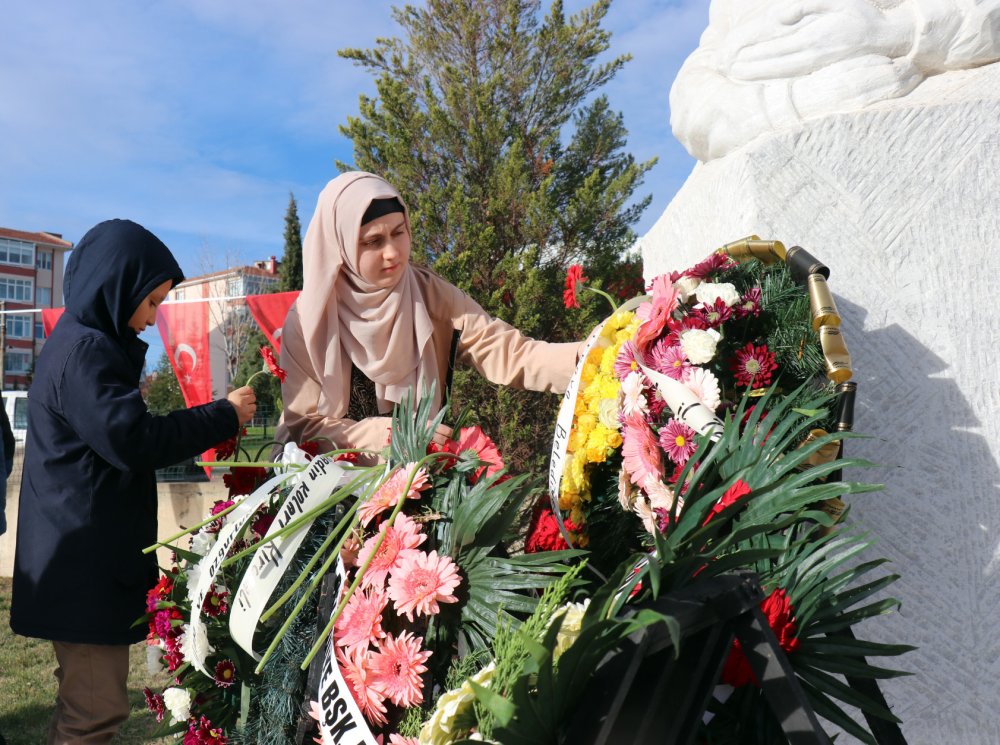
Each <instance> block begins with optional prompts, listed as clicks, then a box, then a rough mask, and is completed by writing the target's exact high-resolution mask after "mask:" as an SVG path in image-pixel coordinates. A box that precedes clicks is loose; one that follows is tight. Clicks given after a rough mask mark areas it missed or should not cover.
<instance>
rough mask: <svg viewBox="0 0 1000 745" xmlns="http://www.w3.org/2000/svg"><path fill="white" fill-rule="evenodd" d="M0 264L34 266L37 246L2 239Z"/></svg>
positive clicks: (0, 240) (0, 242) (0, 241)
mask: <svg viewBox="0 0 1000 745" xmlns="http://www.w3.org/2000/svg"><path fill="white" fill-rule="evenodd" d="M0 264H12V265H14V266H34V264H35V244H34V243H26V242H25V241H15V240H13V239H11V238H0Z"/></svg>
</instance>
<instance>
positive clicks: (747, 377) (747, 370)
mask: <svg viewBox="0 0 1000 745" xmlns="http://www.w3.org/2000/svg"><path fill="white" fill-rule="evenodd" d="M730 367H731V368H732V371H733V374H734V375H735V376H736V385H745V386H747V387H748V388H749V387H753V389H754V390H756V389H757V388H765V387H767V386H769V385H770V384H771V373H773V372H774V371H775V370H777V369H778V363H777V362H775V360H774V352H771V351H769V350H768V348H767V345H766V344H762V345H761V346H759V347H755V346H754V345H753V342H749V341H748V342H747V343H746V345H745V346H744V347H742V348H740V349H737V350H736V359H734V360H733V361H732V362H731V363H730Z"/></svg>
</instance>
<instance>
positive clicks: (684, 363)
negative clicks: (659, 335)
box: [649, 339, 691, 380]
mask: <svg viewBox="0 0 1000 745" xmlns="http://www.w3.org/2000/svg"><path fill="white" fill-rule="evenodd" d="M649 363H650V365H651V366H652V368H653V369H654V370H656V371H657V372H661V373H663V374H664V375H666V376H667V377H668V378H673V379H674V380H680V379H681V378H683V377H684V370H685V369H687V368H688V367H690V366H691V363H690V362H689V361H688V358H687V355H686V354H684V348H683V347H682V346H681V345H680V344H676V343H674V344H670V343H669V342H668V340H667V339H660V340H659V341H657V342H656V344H654V345H653V348H652V350H651V351H650V353H649Z"/></svg>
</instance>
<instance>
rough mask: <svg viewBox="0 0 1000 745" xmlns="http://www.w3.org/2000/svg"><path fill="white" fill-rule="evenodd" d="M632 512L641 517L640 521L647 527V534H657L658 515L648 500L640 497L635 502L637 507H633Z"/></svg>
mask: <svg viewBox="0 0 1000 745" xmlns="http://www.w3.org/2000/svg"><path fill="white" fill-rule="evenodd" d="M632 511H633V512H635V514H637V515H638V516H639V519H640V520H642V524H643V526H645V528H646V531H647V532H649V533H655V532H656V513H655V512H653V508H652V507H651V506H650V504H649V500H648V499H646V498H645V497H640V498H639V499H637V500H635V505H634V506H633V507H632Z"/></svg>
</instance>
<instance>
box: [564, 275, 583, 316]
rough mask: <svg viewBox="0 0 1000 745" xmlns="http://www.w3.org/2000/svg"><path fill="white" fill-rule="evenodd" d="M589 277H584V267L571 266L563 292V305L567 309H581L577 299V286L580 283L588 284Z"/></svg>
mask: <svg viewBox="0 0 1000 745" xmlns="http://www.w3.org/2000/svg"><path fill="white" fill-rule="evenodd" d="M587 281H588V279H587V277H584V276H583V267H582V266H581V265H579V264H570V266H569V269H567V270H566V289H565V290H563V305H565V306H566V307H567V308H579V307H580V301H579V300H577V298H576V285H577V283H579V282H587Z"/></svg>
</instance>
